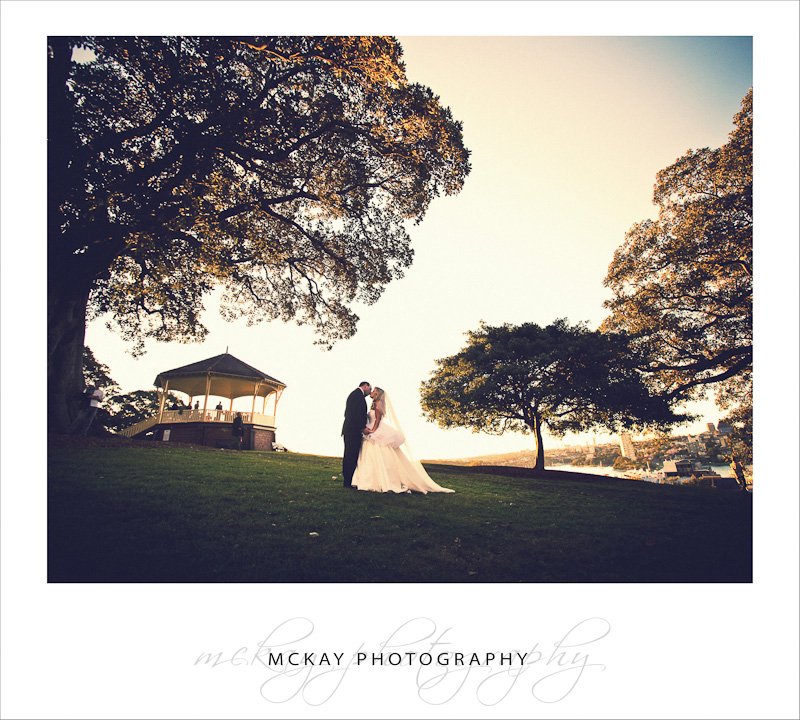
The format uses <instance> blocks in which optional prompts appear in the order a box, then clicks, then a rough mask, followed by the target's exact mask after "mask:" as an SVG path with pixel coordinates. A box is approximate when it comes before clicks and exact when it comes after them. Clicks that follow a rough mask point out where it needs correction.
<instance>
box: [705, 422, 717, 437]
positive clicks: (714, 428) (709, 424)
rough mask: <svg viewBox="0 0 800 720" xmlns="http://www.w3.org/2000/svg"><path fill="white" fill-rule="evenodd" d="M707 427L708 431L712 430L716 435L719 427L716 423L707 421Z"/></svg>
mask: <svg viewBox="0 0 800 720" xmlns="http://www.w3.org/2000/svg"><path fill="white" fill-rule="evenodd" d="M706 427H707V428H708V432H710V433H711V434H712V435H716V433H717V428H716V427H715V425H714V423H706Z"/></svg>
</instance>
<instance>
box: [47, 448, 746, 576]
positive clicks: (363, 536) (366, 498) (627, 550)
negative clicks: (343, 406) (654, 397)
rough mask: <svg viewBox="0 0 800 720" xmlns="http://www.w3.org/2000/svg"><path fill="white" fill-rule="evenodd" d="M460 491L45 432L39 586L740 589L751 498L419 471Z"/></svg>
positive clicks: (616, 483)
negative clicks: (357, 482)
mask: <svg viewBox="0 0 800 720" xmlns="http://www.w3.org/2000/svg"><path fill="white" fill-rule="evenodd" d="M427 467H428V470H429V472H430V473H431V475H432V477H433V478H434V479H435V480H436V482H438V483H439V484H441V485H444V486H445V487H451V488H453V489H454V490H455V491H456V492H455V493H454V494H429V495H424V496H423V495H394V494H379V493H367V492H354V491H346V490H344V489H343V488H342V487H341V462H340V459H339V458H331V457H318V456H311V455H300V454H292V453H259V452H236V451H228V450H215V449H211V448H205V447H193V446H179V445H170V444H165V443H155V442H134V441H125V440H121V439H119V438H108V439H105V440H93V439H86V440H83V441H76V440H75V439H65V438H58V437H52V438H50V445H49V460H48V475H49V478H48V579H49V581H50V582H264V583H270V582H462V583H466V582H526V583H531V582H750V581H751V579H752V541H751V533H752V512H751V511H752V505H751V498H750V496H749V495H748V496H742V495H741V494H739V493H728V492H721V491H714V490H709V489H699V488H687V487H674V486H661V485H653V484H650V483H639V482H634V481H626V480H614V479H609V478H604V477H598V476H594V475H583V474H581V473H559V472H554V471H545V472H544V473H540V474H536V473H534V472H533V471H532V470H529V469H525V468H502V467H494V468H493V467H479V468H477V467H464V466H456V465H446V464H428V465H427Z"/></svg>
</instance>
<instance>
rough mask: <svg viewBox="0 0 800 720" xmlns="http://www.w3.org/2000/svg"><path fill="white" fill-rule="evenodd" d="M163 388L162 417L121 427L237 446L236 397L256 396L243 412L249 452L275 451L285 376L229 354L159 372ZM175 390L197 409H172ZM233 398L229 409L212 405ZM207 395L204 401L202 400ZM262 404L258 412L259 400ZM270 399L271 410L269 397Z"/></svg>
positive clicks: (179, 439) (168, 437)
mask: <svg viewBox="0 0 800 720" xmlns="http://www.w3.org/2000/svg"><path fill="white" fill-rule="evenodd" d="M153 384H154V385H155V386H156V388H158V390H159V392H160V403H159V410H158V415H156V416H154V417H152V418H148V419H147V420H144V421H142V422H140V423H137V424H136V425H134V426H133V427H130V428H126V429H125V430H123V431H122V434H123V435H127V436H128V437H135V436H141V435H147V436H150V437H153V438H154V439H157V440H164V441H170V440H171V441H173V442H187V443H196V444H199V445H211V446H215V447H227V446H233V445H238V442H236V441H235V440H234V438H233V434H232V429H233V419H234V417H235V416H236V415H237V412H235V411H234V409H233V401H234V400H236V399H237V398H241V397H252V398H253V401H252V403H251V405H250V409H249V411H247V410H242V411H239V412H241V415H242V421H243V426H244V439H243V443H242V446H243V448H245V449H248V450H272V449H273V447H274V443H275V430H276V425H275V417H276V414H277V410H278V400H280V397H281V395H282V394H283V391H284V390H285V388H286V385H285V384H284V383H282V382H281V381H280V380H276V379H275V378H274V377H271V376H270V375H267V373H265V372H262V371H261V370H257V369H256V368H254V367H253V366H252V365H248V364H247V363H245V362H242V361H241V360H239V359H238V358H235V357H234V356H233V355H231V354H229V353H228V352H225V353H223V354H222V355H216V356H215V357H212V358H208V359H207V360H200V361H199V362H195V363H191V364H190V365H184V366H183V367H179V368H175V369H174V370H167V371H165V372H162V373H159V374H158V375H157V376H156V379H155V381H154V383H153ZM170 391H173V392H180V393H184V394H186V395H188V396H189V405H190V406H191V403H192V401H194V400H195V398H197V400H196V403H195V404H196V406H197V407H196V408H195V407H193V406H191V407H188V408H181V407H172V408H169V407H167V402H166V401H167V397H168V393H169V392H170ZM212 396H213V397H221V398H226V399H227V400H229V405H228V407H227V408H225V407H223V408H222V409H219V406H216V407H214V408H212V407H210V405H209V397H212ZM201 398H202V400H201ZM258 399H261V402H260V403H258V404H259V405H260V406H261V407H260V408H258V410H259V411H257V410H256V401H257V400H258ZM269 399H271V405H272V407H271V408H270V409H271V411H272V412H271V414H267V400H269Z"/></svg>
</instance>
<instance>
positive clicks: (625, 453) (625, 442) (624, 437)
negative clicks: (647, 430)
mask: <svg viewBox="0 0 800 720" xmlns="http://www.w3.org/2000/svg"><path fill="white" fill-rule="evenodd" d="M619 449H620V451H621V452H622V457H624V458H629V459H631V460H636V450H635V449H634V447H633V439H632V438H631V434H630V433H622V434H621V435H620V436H619Z"/></svg>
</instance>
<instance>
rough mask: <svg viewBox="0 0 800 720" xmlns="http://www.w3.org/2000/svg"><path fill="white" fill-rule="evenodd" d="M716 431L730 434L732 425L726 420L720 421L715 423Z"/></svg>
mask: <svg viewBox="0 0 800 720" xmlns="http://www.w3.org/2000/svg"><path fill="white" fill-rule="evenodd" d="M717 432H718V433H719V434H720V435H730V434H731V433H732V432H733V425H730V424H728V423H726V422H720V423H718V424H717Z"/></svg>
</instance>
